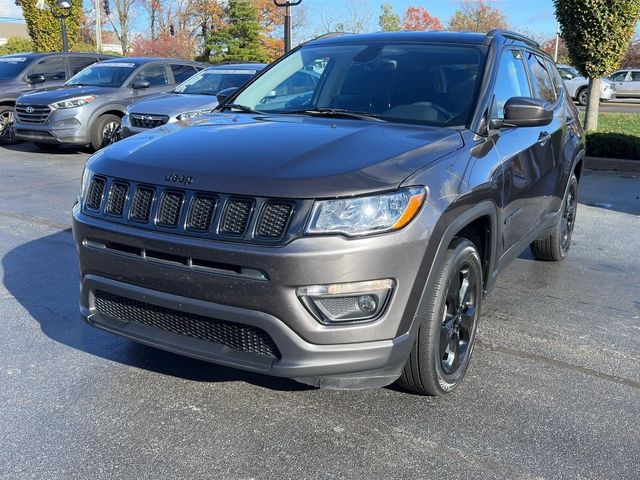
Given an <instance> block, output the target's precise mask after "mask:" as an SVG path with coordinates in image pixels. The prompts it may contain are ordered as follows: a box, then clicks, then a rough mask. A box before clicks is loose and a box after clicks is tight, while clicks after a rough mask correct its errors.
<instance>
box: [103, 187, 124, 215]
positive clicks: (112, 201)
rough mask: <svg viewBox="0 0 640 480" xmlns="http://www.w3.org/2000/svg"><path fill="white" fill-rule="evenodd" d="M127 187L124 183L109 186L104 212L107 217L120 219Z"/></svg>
mask: <svg viewBox="0 0 640 480" xmlns="http://www.w3.org/2000/svg"><path fill="white" fill-rule="evenodd" d="M128 191H129V186H128V185H127V184H125V183H119V182H116V183H114V184H113V185H111V189H110V190H109V196H108V197H107V206H106V207H105V212H106V213H108V214H109V215H115V216H117V217H121V216H122V213H123V212H124V206H125V204H126V202H127V192H128Z"/></svg>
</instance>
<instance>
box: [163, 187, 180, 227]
mask: <svg viewBox="0 0 640 480" xmlns="http://www.w3.org/2000/svg"><path fill="white" fill-rule="evenodd" d="M183 198H184V195H183V194H182V193H180V192H165V194H164V195H163V196H162V200H161V201H160V209H159V210H158V225H162V226H165V227H175V226H177V225H178V221H179V220H180V212H181V211H182V200H183Z"/></svg>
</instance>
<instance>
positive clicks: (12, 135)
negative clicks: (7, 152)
mask: <svg viewBox="0 0 640 480" xmlns="http://www.w3.org/2000/svg"><path fill="white" fill-rule="evenodd" d="M15 116H16V111H15V109H14V108H13V107H12V106H11V105H3V106H0V144H1V145H13V144H15V143H18V140H17V139H16V129H15Z"/></svg>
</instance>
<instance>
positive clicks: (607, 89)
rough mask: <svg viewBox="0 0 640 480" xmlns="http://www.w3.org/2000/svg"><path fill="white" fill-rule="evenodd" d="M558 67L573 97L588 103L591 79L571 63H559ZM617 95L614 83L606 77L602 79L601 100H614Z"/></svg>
mask: <svg viewBox="0 0 640 480" xmlns="http://www.w3.org/2000/svg"><path fill="white" fill-rule="evenodd" d="M557 67H558V72H560V76H561V77H562V80H563V81H564V85H565V87H567V91H568V92H569V95H571V98H572V99H574V100H575V101H577V102H578V103H579V104H580V105H586V104H587V98H588V97H589V79H588V78H585V77H583V76H581V75H580V72H578V70H576V69H575V68H574V67H572V66H571V65H557ZM616 95H617V91H616V87H615V86H614V84H613V83H612V82H611V81H610V80H608V79H606V78H603V79H601V80H600V100H601V101H602V100H613V99H614V98H615V97H616Z"/></svg>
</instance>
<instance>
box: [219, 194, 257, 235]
mask: <svg viewBox="0 0 640 480" xmlns="http://www.w3.org/2000/svg"><path fill="white" fill-rule="evenodd" d="M252 208H253V202H252V201H251V200H244V199H242V200H239V199H232V200H229V201H228V202H227V205H226V207H225V209H224V213H223V214H222V220H221V221H220V233H223V234H228V235H243V234H244V233H245V231H246V229H247V224H248V223H249V217H250V216H251V209H252Z"/></svg>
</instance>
